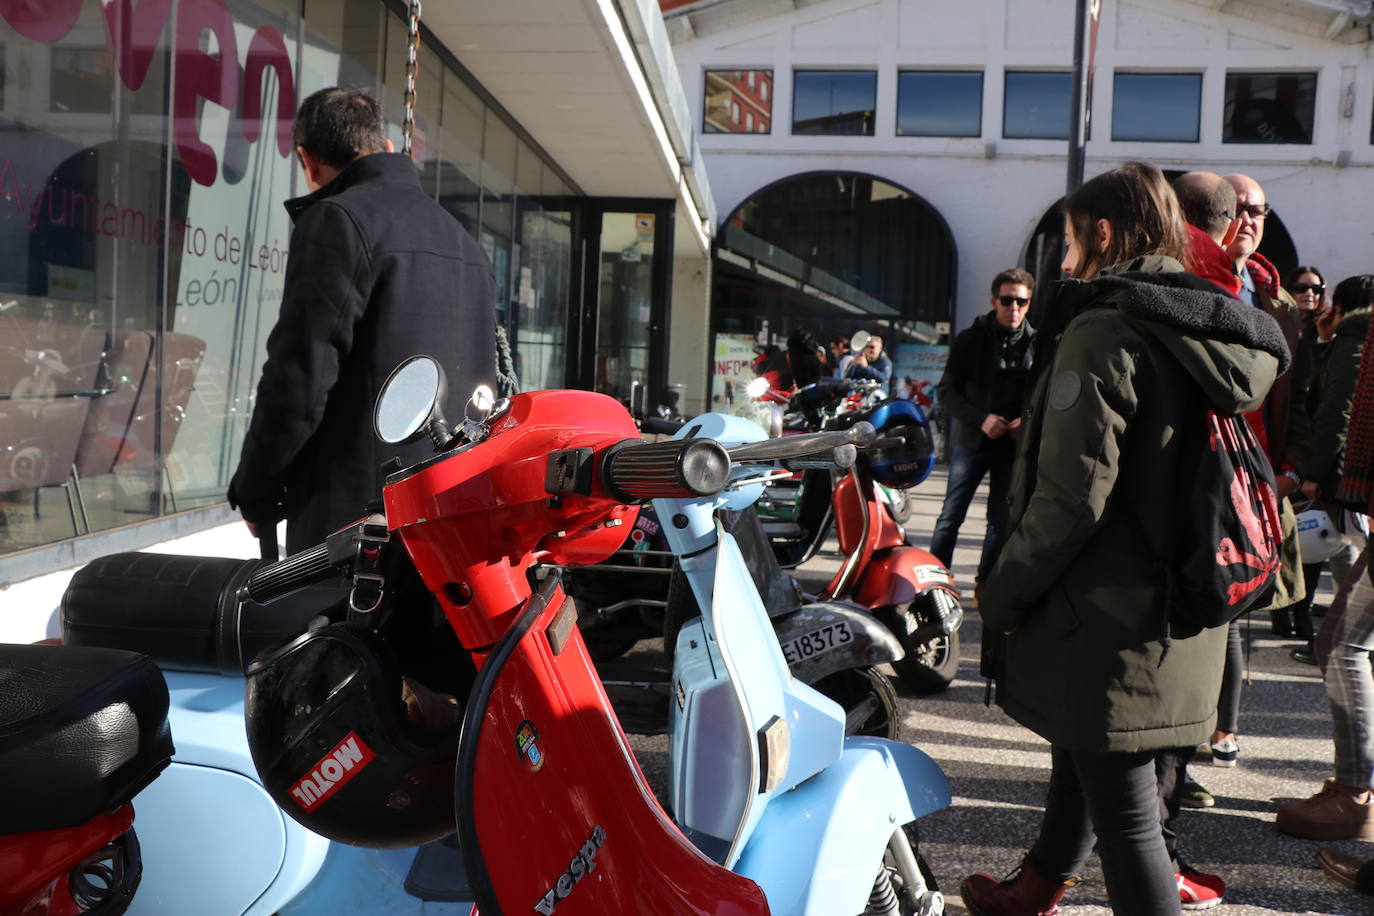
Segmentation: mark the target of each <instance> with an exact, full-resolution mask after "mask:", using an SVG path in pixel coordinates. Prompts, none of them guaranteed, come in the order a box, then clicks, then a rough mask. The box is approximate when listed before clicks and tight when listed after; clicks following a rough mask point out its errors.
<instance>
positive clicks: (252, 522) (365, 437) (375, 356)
mask: <svg viewBox="0 0 1374 916" xmlns="http://www.w3.org/2000/svg"><path fill="white" fill-rule="evenodd" d="M294 140H295V143H296V153H297V155H298V156H299V158H300V161H301V165H302V167H304V169H305V176H306V184H307V186H308V187H309V188H310V190H311V192H312V193H311V194H309V195H307V196H305V197H299V198H296V199H294V200H289V201H287V202H286V209H287V212H288V213H290V215H291V219H292V221H293V222H294V223H295V227H294V229H293V230H292V235H291V252H290V256H289V258H288V260H287V263H286V282H285V291H284V294H283V296H282V304H281V312H280V314H279V315H278V318H277V323H276V326H275V327H273V329H272V332H271V334H270V335H269V336H268V338H267V362H266V363H265V364H264V365H263V369H262V380H261V381H260V382H259V384H258V395H257V402H256V404H255V406H254V408H253V418H252V421H251V422H250V423H249V426H248V435H247V437H246V438H245V439H244V443H243V451H242V454H241V455H240V458H239V466H238V470H237V471H236V472H235V473H234V478H233V480H232V481H231V482H230V484H229V504H230V505H231V506H234V507H236V508H238V509H239V510H240V511H241V512H242V514H243V519H244V521H245V522H247V523H248V529H249V531H251V532H252V533H253V534H254V535H255V536H256V535H257V534H258V533H259V529H260V528H262V527H264V526H267V525H274V524H275V523H276V522H277V520H279V519H282V518H285V519H286V550H287V553H296V552H298V551H300V550H303V549H305V548H308V547H312V546H314V545H315V544H317V543H319V542H321V541H323V540H324V538H325V536H326V535H328V534H329V533H331V532H332V531H334V530H336V529H337V528H339V527H341V526H343V525H346V524H348V523H349V522H351V521H353V520H355V519H358V518H361V517H362V516H363V515H364V514H365V513H364V507H365V505H366V504H367V502H368V501H369V500H372V499H375V498H376V497H378V496H380V494H381V487H382V473H381V465H382V462H383V461H385V460H387V459H388V458H391V457H392V456H399V457H400V458H401V459H402V460H403V461H405V462H406V463H407V464H410V463H413V462H415V461H418V460H420V459H422V458H424V457H426V456H427V455H429V454H432V450H431V448H430V446H429V444H428V443H427V442H421V443H418V444H415V445H410V446H406V447H403V448H395V447H391V446H386V445H384V444H383V443H382V442H380V441H379V440H378V439H377V437H376V435H375V434H374V432H373V430H372V410H373V405H374V403H375V401H376V398H377V394H378V390H379V389H380V387H381V385H382V383H383V382H384V381H385V380H386V377H387V375H388V374H389V373H390V372H391V370H392V369H394V368H395V367H396V366H397V365H398V364H399V363H400V362H402V361H403V360H405V359H406V358H407V357H410V356H413V355H415V354H417V353H426V354H429V355H430V356H433V357H435V358H436V359H437V360H438V361H439V363H440V364H441V365H442V366H443V368H444V371H445V372H446V373H447V375H448V388H449V400H448V403H447V405H446V407H445V409H446V410H447V412H448V416H449V417H450V418H455V417H461V416H462V415H463V406H464V405H465V404H466V402H467V399H468V397H469V396H470V395H471V394H472V390H473V388H474V387H475V386H476V385H477V384H480V383H486V384H488V385H494V382H495V378H496V372H495V357H494V343H493V340H494V334H495V329H494V324H495V302H496V297H495V290H494V285H493V283H494V281H493V278H492V270H491V265H490V264H489V262H488V261H487V258H486V256H485V255H484V254H483V252H482V250H481V248H480V247H479V246H478V245H477V244H476V242H474V241H473V240H472V238H471V237H470V236H469V235H468V234H467V233H466V232H464V231H463V228H462V227H461V226H460V225H459V224H458V222H457V220H455V219H454V218H453V217H452V216H450V215H449V214H448V213H446V212H445V211H444V210H443V209H442V208H441V207H440V206H439V205H438V204H437V203H436V202H435V201H434V199H433V198H432V197H431V196H430V195H428V194H426V193H425V192H424V190H422V188H421V187H420V182H419V178H418V177H417V173H416V169H415V165H414V164H413V163H412V162H411V160H410V159H409V158H408V157H406V156H402V155H399V154H397V153H395V152H393V147H392V144H391V141H390V140H388V139H387V138H386V131H385V127H384V124H383V121H382V116H381V110H380V108H379V107H378V105H377V102H376V100H375V99H373V98H372V97H371V96H370V95H368V94H367V93H365V92H363V91H361V90H356V89H343V88H337V87H335V88H331V89H323V90H321V91H319V92H316V93H314V94H313V95H311V96H310V97H309V98H307V99H306V100H305V101H304V102H303V103H302V104H301V107H300V111H299V112H298V113H297V115H296V122H295V132H294Z"/></svg>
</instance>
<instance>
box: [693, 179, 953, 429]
mask: <svg viewBox="0 0 1374 916" xmlns="http://www.w3.org/2000/svg"><path fill="white" fill-rule="evenodd" d="M713 261H714V264H713V268H714V269H713V290H712V299H711V331H712V335H713V341H712V353H713V359H712V365H711V370H712V391H711V394H712V397H711V399H712V403H713V405H714V408H715V409H728V408H729V406H730V405H731V402H732V401H733V399H734V392H735V390H736V389H737V387H738V385H739V384H741V383H747V381H748V379H749V378H750V377H751V376H752V372H751V371H750V369H749V363H750V361H751V360H752V359H753V358H754V357H756V356H757V355H759V354H760V353H763V352H764V351H765V350H766V349H767V348H769V347H774V346H776V347H785V346H786V340H787V337H788V335H789V334H791V333H792V332H794V331H798V330H805V331H809V332H810V333H812V334H813V335H815V337H816V338H817V340H818V341H820V342H821V343H825V342H826V341H827V340H830V339H832V338H835V337H846V338H847V337H849V336H851V335H852V334H853V333H854V332H855V331H858V330H861V329H862V330H866V331H868V332H869V333H871V334H877V335H879V336H881V337H883V338H884V342H885V346H886V349H887V352H888V355H889V356H890V357H892V358H893V361H894V365H895V366H896V373H895V376H896V384H895V385H894V388H895V389H897V390H900V388H901V384H902V380H903V379H904V378H905V377H906V375H910V374H912V373H913V372H915V367H916V366H917V365H919V364H920V360H919V359H914V358H912V357H915V356H916V355H917V353H918V351H920V349H921V348H930V347H938V346H940V345H942V344H944V343H945V339H946V338H947V336H948V334H949V330H950V322H951V318H952V316H953V314H954V302H955V294H956V289H955V275H956V267H957V262H958V256H957V252H956V249H955V245H954V238H953V236H952V235H951V233H950V231H949V227H948V225H947V224H946V223H945V220H944V218H943V217H942V216H941V215H940V213H939V212H938V211H937V210H935V208H933V207H932V206H930V204H928V203H926V202H925V201H924V200H922V199H921V198H920V196H919V195H917V194H915V193H914V192H912V191H910V190H909V189H907V188H904V187H901V186H900V185H897V184H895V183H893V182H890V181H887V180H885V179H882V178H879V177H877V176H874V175H868V174H863V173H859V172H813V173H809V174H805V175H796V176H792V177H789V178H786V179H783V180H782V181H778V182H776V183H774V184H771V185H769V186H767V187H765V188H763V189H761V190H760V191H758V192H756V193H754V194H753V195H752V196H750V197H749V198H748V199H747V200H745V201H744V203H742V204H741V205H740V206H739V207H737V208H736V209H735V210H734V211H733V212H732V213H731V214H730V215H729V217H728V218H726V220H725V221H724V223H723V224H722V226H721V229H720V231H719V232H718V233H717V234H716V243H715V251H714V258H713ZM903 357H906V358H903ZM941 364H942V363H941ZM929 374H930V373H927V372H923V373H921V374H920V375H917V376H915V377H926V376H927V375H929ZM934 377H935V378H938V371H936V372H934Z"/></svg>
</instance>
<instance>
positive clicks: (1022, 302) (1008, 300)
mask: <svg viewBox="0 0 1374 916" xmlns="http://www.w3.org/2000/svg"><path fill="white" fill-rule="evenodd" d="M997 301H998V302H1000V303H1001V304H1002V305H1004V306H1005V307H1007V308H1011V307H1012V306H1013V305H1017V306H1020V307H1021V308H1025V307H1026V306H1028V305H1030V300H1029V299H1024V298H1022V297H1021V296H998V297H997Z"/></svg>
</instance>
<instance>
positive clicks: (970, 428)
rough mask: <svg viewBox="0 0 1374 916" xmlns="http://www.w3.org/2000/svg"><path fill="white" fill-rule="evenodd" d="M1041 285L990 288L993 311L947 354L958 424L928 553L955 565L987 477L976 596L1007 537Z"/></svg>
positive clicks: (948, 401)
mask: <svg viewBox="0 0 1374 916" xmlns="http://www.w3.org/2000/svg"><path fill="white" fill-rule="evenodd" d="M1034 288H1035V278H1034V277H1032V276H1031V275H1030V274H1029V273H1027V272H1026V271H1024V270H1021V269H1019V268H1012V269H1010V270H1004V271H1002V272H1001V273H999V274H998V275H997V276H996V277H994V278H993V280H992V298H991V300H990V301H991V305H992V310H991V311H989V312H987V313H986V314H983V315H980V316H978V317H977V318H976V319H974V321H973V324H972V325H971V326H970V327H967V328H965V329H964V330H962V331H960V332H959V335H958V336H957V337H955V338H954V343H953V344H952V345H951V346H950V348H949V361H948V362H947V363H945V372H944V375H943V376H942V377H941V378H940V385H939V387H938V388H937V389H936V391H937V392H938V394H937V396H938V398H939V403H940V406H941V407H943V408H944V410H945V412H946V413H948V414H950V415H951V416H953V417H954V420H955V422H956V423H957V424H958V425H957V427H956V429H955V433H954V450H953V455H952V456H951V458H950V463H949V481H948V484H947V487H946V490H945V504H944V507H943V508H942V509H941V510H940V518H939V519H938V520H937V521H936V522H935V533H934V534H933V535H932V537H931V542H930V552H931V553H933V554H935V556H936V557H938V558H939V559H940V562H941V563H944V564H945V565H946V566H949V565H950V561H951V560H953V558H954V545H955V542H956V541H957V540H958V538H959V526H960V525H962V524H963V523H964V515H965V514H966V513H967V512H968V507H969V503H971V502H973V494H974V493H975V492H977V490H978V485H979V484H980V483H982V480H983V477H984V475H986V476H987V477H988V486H989V492H988V525H987V531H986V533H985V534H984V536H983V555H982V557H981V558H980V559H979V561H978V572H977V575H976V577H975V583H976V584H975V586H974V591H975V594H977V593H978V591H979V585H980V584H981V583H982V581H983V579H984V578H985V577H986V576H987V574H988V573H989V572H990V571H991V569H992V564H993V562H994V561H996V559H997V551H998V550H1000V549H1001V546H1002V540H1003V539H1004V538H1005V537H1006V534H1007V530H1006V525H1007V506H1008V503H1007V498H1008V495H1009V493H1010V490H1011V466H1012V461H1013V459H1015V457H1016V442H1015V440H1016V439H1017V438H1019V437H1020V433H1021V401H1022V398H1023V396H1024V393H1025V387H1026V378H1027V375H1028V373H1029V371H1030V365H1031V341H1032V338H1033V336H1034V333H1035V332H1034V331H1033V330H1032V328H1031V326H1030V324H1029V323H1028V322H1027V321H1026V314H1027V313H1028V311H1029V310H1030V300H1031V291H1032V290H1033V289H1034Z"/></svg>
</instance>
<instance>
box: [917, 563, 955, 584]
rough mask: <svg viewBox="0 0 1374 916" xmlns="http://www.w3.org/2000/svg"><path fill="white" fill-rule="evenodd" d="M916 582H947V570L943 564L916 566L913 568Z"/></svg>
mask: <svg viewBox="0 0 1374 916" xmlns="http://www.w3.org/2000/svg"><path fill="white" fill-rule="evenodd" d="M913 573H914V574H915V576H916V582H917V583H918V584H920V585H925V584H926V583H927V582H948V581H949V570H948V569H945V567H943V566H935V565H930V566H918V567H916V569H914V570H913Z"/></svg>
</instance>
